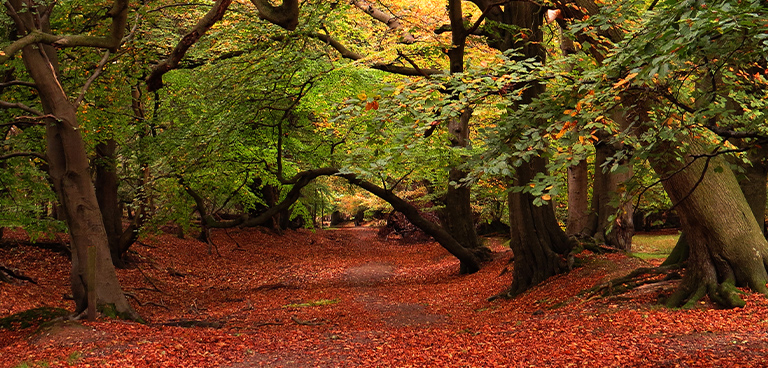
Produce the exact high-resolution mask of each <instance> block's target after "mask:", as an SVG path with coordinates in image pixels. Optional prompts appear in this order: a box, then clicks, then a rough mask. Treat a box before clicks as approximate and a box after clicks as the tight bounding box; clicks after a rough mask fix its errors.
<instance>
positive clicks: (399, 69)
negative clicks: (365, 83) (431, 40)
mask: <svg viewBox="0 0 768 368" xmlns="http://www.w3.org/2000/svg"><path fill="white" fill-rule="evenodd" d="M311 36H312V37H315V38H317V39H318V40H320V41H323V42H325V43H327V44H328V45H330V46H331V47H333V48H334V49H335V50H336V51H338V53H339V54H340V55H341V57H343V58H345V59H350V60H362V59H364V56H363V55H360V54H358V53H356V52H354V51H351V50H349V49H347V48H346V47H345V46H344V45H343V44H342V43H341V42H339V41H338V40H336V39H335V38H333V37H331V36H329V35H327V34H322V33H313V34H311ZM370 67H371V68H372V69H378V70H381V71H385V72H389V73H395V74H400V75H409V76H425V75H435V74H442V73H443V71H442V70H437V69H430V68H418V69H416V68H409V67H404V66H398V65H393V64H387V63H381V62H377V63H373V64H372V65H370Z"/></svg>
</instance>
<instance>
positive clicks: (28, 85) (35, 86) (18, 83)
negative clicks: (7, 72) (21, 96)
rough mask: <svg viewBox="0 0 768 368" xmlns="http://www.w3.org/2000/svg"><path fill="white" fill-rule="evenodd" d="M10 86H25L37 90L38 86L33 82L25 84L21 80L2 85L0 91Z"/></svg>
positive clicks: (0, 84)
mask: <svg viewBox="0 0 768 368" xmlns="http://www.w3.org/2000/svg"><path fill="white" fill-rule="evenodd" d="M10 86H24V87H30V88H37V85H36V84H34V83H32V82H25V81H20V80H13V81H10V82H5V83H0V89H3V88H5V87H10Z"/></svg>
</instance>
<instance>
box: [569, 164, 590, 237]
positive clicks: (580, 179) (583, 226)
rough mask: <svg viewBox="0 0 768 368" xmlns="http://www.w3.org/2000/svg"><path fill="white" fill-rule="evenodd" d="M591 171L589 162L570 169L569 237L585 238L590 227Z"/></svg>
mask: <svg viewBox="0 0 768 368" xmlns="http://www.w3.org/2000/svg"><path fill="white" fill-rule="evenodd" d="M588 190H589V170H588V167H587V161H586V160H582V161H580V162H579V163H578V164H577V165H576V166H571V167H569V168H568V224H567V226H566V228H565V233H566V234H567V235H575V236H585V235H591V234H588V233H589V230H588V225H589V196H588Z"/></svg>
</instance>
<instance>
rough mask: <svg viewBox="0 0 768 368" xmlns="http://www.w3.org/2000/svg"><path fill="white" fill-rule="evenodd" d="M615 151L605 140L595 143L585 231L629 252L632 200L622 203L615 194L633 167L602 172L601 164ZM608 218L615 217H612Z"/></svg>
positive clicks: (628, 176)
mask: <svg viewBox="0 0 768 368" xmlns="http://www.w3.org/2000/svg"><path fill="white" fill-rule="evenodd" d="M616 151H617V149H616V148H615V147H613V146H612V145H611V144H609V143H607V142H606V141H605V140H601V141H598V142H597V143H596V144H595V179H594V181H593V184H592V210H591V213H590V217H589V224H588V229H589V231H588V233H589V235H591V236H594V237H595V239H597V240H598V241H601V242H605V244H607V245H610V246H612V247H615V248H617V249H621V250H626V251H628V250H630V248H631V247H632V236H633V235H634V234H635V225H634V220H633V215H634V210H633V207H632V203H631V202H628V201H626V202H624V203H622V202H621V200H620V198H619V197H618V195H619V193H620V192H621V190H620V188H621V186H622V184H623V183H624V182H626V181H627V180H629V179H630V178H631V177H632V169H631V168H629V167H627V168H626V171H624V172H610V171H607V172H604V170H603V167H602V166H603V164H605V163H606V162H607V159H608V157H611V156H613V155H614V154H615V153H616ZM611 217H614V219H613V220H611Z"/></svg>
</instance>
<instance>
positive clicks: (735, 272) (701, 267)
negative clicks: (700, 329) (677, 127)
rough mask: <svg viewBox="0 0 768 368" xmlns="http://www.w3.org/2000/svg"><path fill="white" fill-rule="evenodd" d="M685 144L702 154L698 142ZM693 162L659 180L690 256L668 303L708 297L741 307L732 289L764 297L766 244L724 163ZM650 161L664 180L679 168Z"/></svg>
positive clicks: (718, 159)
mask: <svg viewBox="0 0 768 368" xmlns="http://www.w3.org/2000/svg"><path fill="white" fill-rule="evenodd" d="M688 143H690V144H691V147H692V151H691V154H702V153H703V152H704V150H703V149H702V148H701V147H700V146H699V145H697V144H696V142H692V141H690V140H689V142H688ZM692 160H694V158H692V156H691V155H689V156H688V157H687V160H686V161H687V163H689V164H690V165H689V166H688V167H687V168H685V169H684V170H682V171H680V172H679V173H676V174H674V175H672V176H671V177H670V178H669V179H668V180H665V181H664V182H663V185H664V189H665V190H666V191H667V193H668V194H669V197H670V199H672V201H673V203H675V204H676V205H677V206H678V207H679V211H678V212H679V213H680V218H681V221H682V226H683V233H684V234H685V239H686V242H687V243H688V248H689V252H690V253H689V257H688V267H687V268H686V272H685V276H684V277H683V280H682V283H681V285H680V287H679V288H678V290H677V291H676V292H675V293H674V294H673V295H672V296H671V297H670V298H669V300H668V301H667V305H669V306H680V305H685V306H692V305H693V304H694V303H695V302H696V301H697V300H699V299H700V298H701V297H703V296H704V295H709V297H710V298H711V299H712V300H714V301H715V302H717V303H718V304H720V305H723V306H725V307H738V306H743V305H744V301H743V300H742V299H741V298H740V297H739V296H738V291H737V289H736V288H735V287H736V286H744V287H749V288H750V289H752V290H755V291H758V292H760V293H763V294H768V288H766V283H767V282H768V271H767V268H768V241H766V239H765V238H764V237H763V232H762V230H761V227H760V226H758V223H757V221H756V220H755V217H754V215H752V209H751V208H750V207H749V204H748V203H747V200H746V198H745V197H744V195H743V194H742V191H741V189H740V188H739V184H738V182H737V181H736V176H735V175H734V173H733V172H732V171H731V170H730V168H729V167H728V164H727V163H726V162H725V160H724V159H723V158H722V157H719V156H717V157H711V158H704V157H703V156H700V158H698V159H695V162H692V163H691V161H692ZM651 163H652V165H653V168H654V170H656V171H657V172H658V173H659V174H660V175H661V176H662V177H665V176H668V175H669V174H670V173H673V172H675V171H676V170H678V169H679V168H680V167H681V166H680V165H681V163H679V162H677V161H675V160H673V159H668V160H667V159H664V158H663V157H660V158H656V159H654V160H652V161H651ZM715 168H717V170H715ZM717 171H720V172H717Z"/></svg>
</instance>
